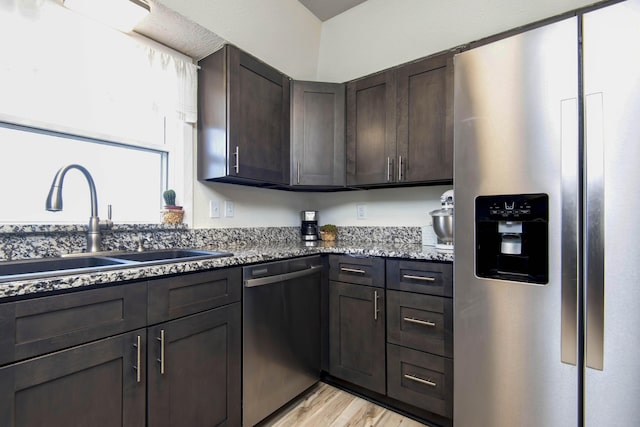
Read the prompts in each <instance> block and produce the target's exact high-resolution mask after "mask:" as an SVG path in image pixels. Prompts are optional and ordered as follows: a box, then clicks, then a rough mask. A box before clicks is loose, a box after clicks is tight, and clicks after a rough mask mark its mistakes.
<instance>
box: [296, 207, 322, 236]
mask: <svg viewBox="0 0 640 427" xmlns="http://www.w3.org/2000/svg"><path fill="white" fill-rule="evenodd" d="M300 217H301V219H302V225H301V226H300V235H301V237H302V241H304V242H312V241H316V240H320V230H319V229H318V211H301V212H300Z"/></svg>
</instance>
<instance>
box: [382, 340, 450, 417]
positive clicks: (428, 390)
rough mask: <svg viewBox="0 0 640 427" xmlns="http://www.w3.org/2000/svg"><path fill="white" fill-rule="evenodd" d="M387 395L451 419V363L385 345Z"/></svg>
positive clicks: (430, 355)
mask: <svg viewBox="0 0 640 427" xmlns="http://www.w3.org/2000/svg"><path fill="white" fill-rule="evenodd" d="M387 395H388V396H389V397H392V398H394V399H397V400H400V401H402V402H405V403H408V404H410V405H413V406H416V407H418V408H422V409H426V410H427V411H430V412H433V413H434V414H438V415H442V416H443V417H447V418H452V417H453V361H452V360H451V359H447V358H445V357H440V356H435V355H432V354H428V353H423V352H421V351H417V350H411V349H409V348H405V347H400V346H397V345H393V344H387Z"/></svg>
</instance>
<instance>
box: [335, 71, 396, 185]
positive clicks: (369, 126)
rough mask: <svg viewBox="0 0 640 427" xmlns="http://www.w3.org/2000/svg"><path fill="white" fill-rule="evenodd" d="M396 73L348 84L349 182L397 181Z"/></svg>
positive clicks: (385, 73) (354, 183)
mask: <svg viewBox="0 0 640 427" xmlns="http://www.w3.org/2000/svg"><path fill="white" fill-rule="evenodd" d="M395 158H396V83H395V72H394V71H386V72H384V73H381V74H376V75H373V76H371V77H367V78H364V79H361V80H356V81H353V82H350V83H348V84H347V185H375V184H386V183H391V182H394V181H395V179H394V177H395V173H394V168H395Z"/></svg>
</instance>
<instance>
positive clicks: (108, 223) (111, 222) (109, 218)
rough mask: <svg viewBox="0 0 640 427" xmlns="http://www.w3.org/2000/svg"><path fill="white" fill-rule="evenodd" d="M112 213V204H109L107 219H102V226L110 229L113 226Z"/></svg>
mask: <svg viewBox="0 0 640 427" xmlns="http://www.w3.org/2000/svg"><path fill="white" fill-rule="evenodd" d="M111 214H112V210H111V205H110V204H109V205H107V220H106V221H100V227H101V228H106V229H110V228H111V227H113V221H111Z"/></svg>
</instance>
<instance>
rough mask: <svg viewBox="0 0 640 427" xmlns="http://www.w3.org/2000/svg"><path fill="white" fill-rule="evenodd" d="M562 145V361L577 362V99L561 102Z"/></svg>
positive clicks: (571, 363)
mask: <svg viewBox="0 0 640 427" xmlns="http://www.w3.org/2000/svg"><path fill="white" fill-rule="evenodd" d="M561 114H562V116H561V126H562V127H561V132H562V133H561V138H562V139H561V143H562V243H561V251H562V258H561V259H562V266H561V269H562V270H561V274H562V285H561V288H562V309H561V310H562V312H561V340H562V341H561V355H560V356H561V360H562V363H567V364H570V365H574V366H575V365H577V363H578V218H579V201H578V195H579V186H580V182H579V175H578V170H579V169H578V167H579V165H578V158H577V156H576V153H577V152H578V126H579V124H578V100H577V98H570V99H563V100H562V102H561Z"/></svg>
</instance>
